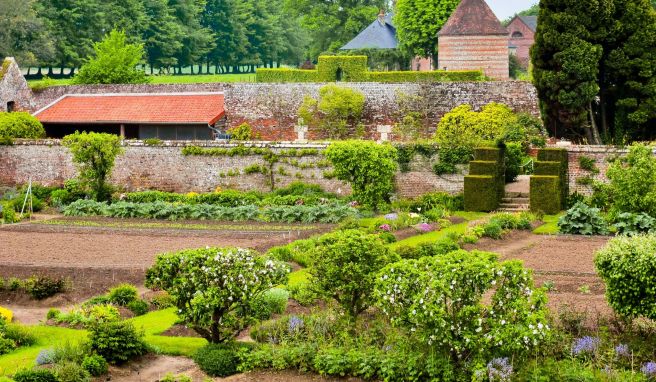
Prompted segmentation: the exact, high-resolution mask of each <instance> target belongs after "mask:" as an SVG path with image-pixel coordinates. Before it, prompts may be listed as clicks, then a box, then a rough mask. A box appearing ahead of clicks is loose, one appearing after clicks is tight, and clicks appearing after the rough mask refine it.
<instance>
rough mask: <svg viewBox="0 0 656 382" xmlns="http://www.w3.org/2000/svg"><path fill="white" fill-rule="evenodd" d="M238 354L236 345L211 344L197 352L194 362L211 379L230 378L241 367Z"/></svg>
mask: <svg viewBox="0 0 656 382" xmlns="http://www.w3.org/2000/svg"><path fill="white" fill-rule="evenodd" d="M243 347H244V348H246V346H243ZM237 354H238V345H236V344H222V345H219V344H209V345H207V346H205V347H203V348H201V349H199V350H198V351H197V352H196V354H195V355H194V361H195V362H196V364H197V365H198V366H199V367H200V369H201V370H203V371H204V372H205V373H207V374H208V375H209V376H211V377H228V376H231V375H233V374H236V373H237V366H238V365H239V356H238V355H237Z"/></svg>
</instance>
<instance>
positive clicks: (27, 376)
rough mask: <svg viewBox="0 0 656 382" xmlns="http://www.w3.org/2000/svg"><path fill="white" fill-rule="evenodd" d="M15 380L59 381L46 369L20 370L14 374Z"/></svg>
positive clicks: (23, 381) (32, 381) (22, 381)
mask: <svg viewBox="0 0 656 382" xmlns="http://www.w3.org/2000/svg"><path fill="white" fill-rule="evenodd" d="M13 379H14V381H15V382H59V379H58V378H57V376H56V375H55V373H53V372H52V371H50V370H48V369H33V370H21V371H19V372H17V373H16V374H14V376H13Z"/></svg>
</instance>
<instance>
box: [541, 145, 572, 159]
mask: <svg viewBox="0 0 656 382" xmlns="http://www.w3.org/2000/svg"><path fill="white" fill-rule="evenodd" d="M538 161H540V162H568V154H567V150H565V149H557V148H546V149H540V150H539V151H538Z"/></svg>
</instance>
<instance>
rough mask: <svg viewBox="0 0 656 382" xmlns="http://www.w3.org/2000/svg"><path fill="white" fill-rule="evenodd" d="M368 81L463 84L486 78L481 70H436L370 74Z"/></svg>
mask: <svg viewBox="0 0 656 382" xmlns="http://www.w3.org/2000/svg"><path fill="white" fill-rule="evenodd" d="M367 80H368V81H370V82H386V83H394V82H458V81H460V82H463V81H470V82H471V81H484V80H485V76H484V75H483V72H481V71H480V70H463V71H445V70H434V71H431V72H413V71H403V72H369V73H368V75H367Z"/></svg>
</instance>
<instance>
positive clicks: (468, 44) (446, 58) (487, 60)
mask: <svg viewBox="0 0 656 382" xmlns="http://www.w3.org/2000/svg"><path fill="white" fill-rule="evenodd" d="M439 52H440V54H439V56H438V61H439V62H438V69H442V70H444V69H445V68H446V70H481V69H482V70H483V72H484V73H485V75H486V76H488V77H490V78H494V79H495V80H508V79H509V78H510V75H509V68H510V64H509V62H508V36H441V37H440V38H439Z"/></svg>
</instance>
